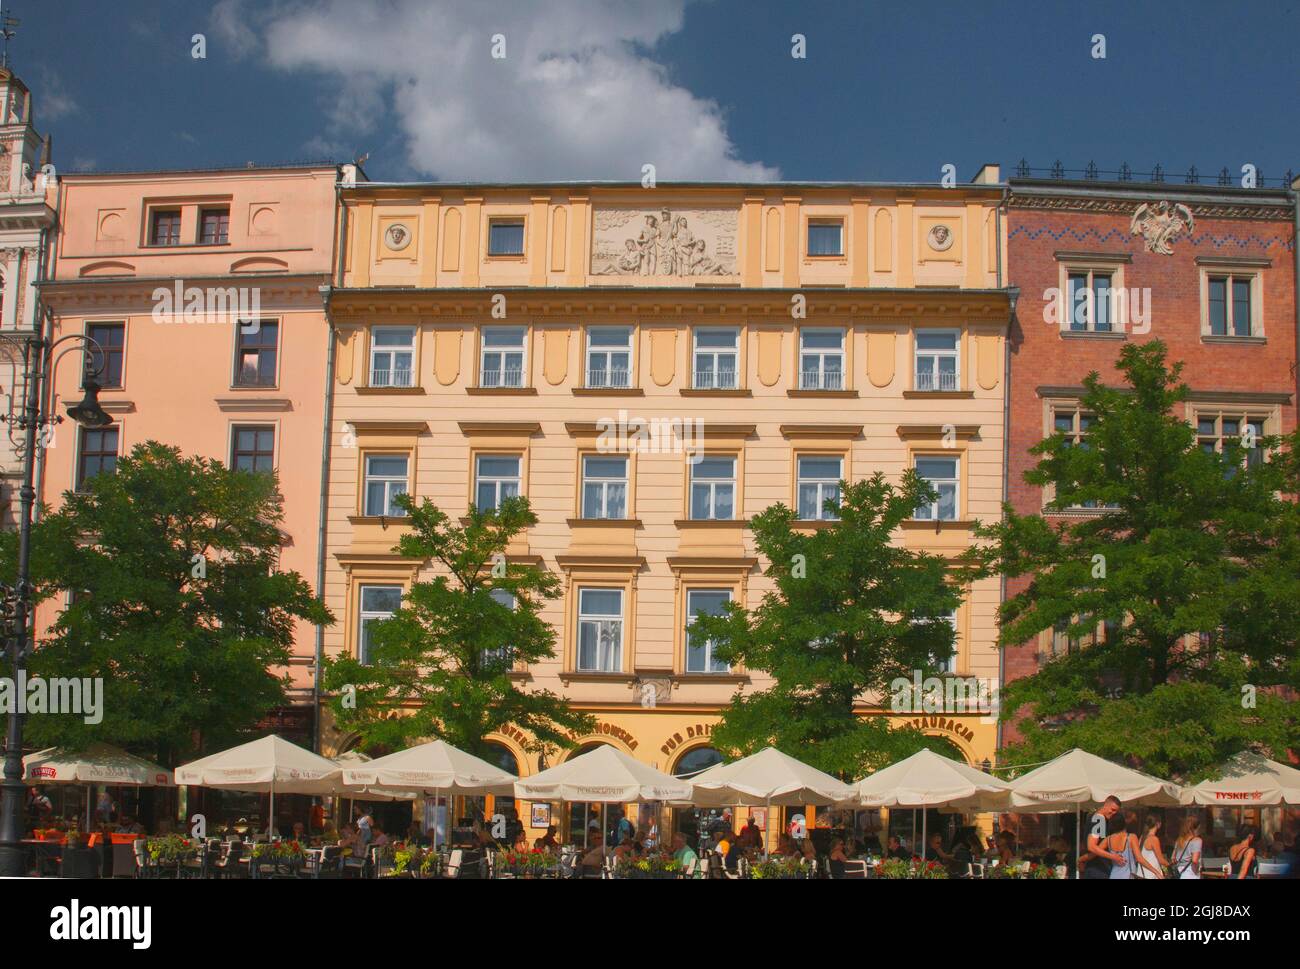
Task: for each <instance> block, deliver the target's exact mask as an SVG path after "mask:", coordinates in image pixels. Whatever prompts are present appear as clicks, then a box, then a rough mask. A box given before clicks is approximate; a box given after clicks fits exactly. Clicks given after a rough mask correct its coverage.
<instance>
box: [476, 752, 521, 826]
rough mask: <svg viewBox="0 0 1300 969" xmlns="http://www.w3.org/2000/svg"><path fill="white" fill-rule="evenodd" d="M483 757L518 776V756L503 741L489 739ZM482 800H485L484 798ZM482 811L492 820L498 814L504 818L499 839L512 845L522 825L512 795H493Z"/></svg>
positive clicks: (494, 765) (516, 804) (516, 803)
mask: <svg viewBox="0 0 1300 969" xmlns="http://www.w3.org/2000/svg"><path fill="white" fill-rule="evenodd" d="M483 759H484V760H486V761H487V762H488V763H489V764H491V765H492V766H493V767H500V768H501V769H502V770H503V771H505V772H506V773H508V774H514V775H515V776H516V777H517V776H519V758H518V757H516V756H515V752H514V751H513V750H511V749H510V748H509V747H507V746H506V745H505V744H503V743H499V742H497V741H495V740H489V741H488V742H487V746H486V749H485V751H484V753H483ZM484 800H485V801H486V799H484ZM484 813H485V814H486V815H487V816H488V817H489V818H490V819H491V820H493V821H495V820H496V815H498V814H499V815H501V816H502V817H503V818H504V819H505V823H506V826H505V837H504V839H501V840H503V841H504V842H505V843H506V844H509V845H513V844H514V843H515V839H516V838H517V837H519V832H520V831H522V830H523V827H524V825H523V822H522V821H521V820H520V818H519V810H518V802H517V801H516V800H515V799H514V797H513V795H506V794H497V795H493V797H492V799H491V801H490V802H488V803H486V804H485V805H484Z"/></svg>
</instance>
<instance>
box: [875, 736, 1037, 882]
mask: <svg viewBox="0 0 1300 969" xmlns="http://www.w3.org/2000/svg"><path fill="white" fill-rule="evenodd" d="M853 790H854V794H855V795H856V798H857V801H858V803H859V804H861V805H862V806H863V807H871V808H880V807H901V808H911V809H913V810H916V809H917V808H920V809H921V852H920V854H921V858H922V859H924V858H925V844H926V822H927V821H928V818H927V816H926V809H927V808H932V807H934V808H948V809H949V810H954V811H997V810H1004V809H1005V808H1006V806H1007V805H1008V804H1009V803H1010V801H1011V785H1010V784H1008V783H1007V782H1006V781H1003V780H999V779H998V778H996V777H994V776H993V775H992V774H986V773H985V772H984V771H982V770H978V769H976V768H974V767H971V766H970V765H968V764H963V763H960V762H958V761H955V760H952V759H950V758H948V757H944V756H943V755H942V754H936V753H935V752H934V751H933V750H919V751H917V752H916V753H915V754H913V755H912V756H910V757H908V758H906V759H904V760H900V761H899V762H898V763H897V764H890V765H889V766H888V767H885V768H882V769H881V770H878V771H876V772H875V773H874V774H870V775H868V776H867V777H864V778H862V780H860V781H858V782H856V783H855V784H854V785H853ZM912 834H913V836H915V834H916V829H915V828H913V830H912Z"/></svg>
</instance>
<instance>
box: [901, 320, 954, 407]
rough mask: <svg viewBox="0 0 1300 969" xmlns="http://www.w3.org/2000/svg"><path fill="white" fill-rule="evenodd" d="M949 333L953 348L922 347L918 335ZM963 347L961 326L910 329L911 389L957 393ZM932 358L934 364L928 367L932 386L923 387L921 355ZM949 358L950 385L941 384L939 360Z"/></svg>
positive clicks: (941, 376) (923, 392)
mask: <svg viewBox="0 0 1300 969" xmlns="http://www.w3.org/2000/svg"><path fill="white" fill-rule="evenodd" d="M937 333H941V334H951V335H952V336H953V338H954V339H953V344H954V345H953V349H951V350H948V349H942V350H933V349H929V348H926V349H922V347H921V342H920V339H919V337H920V336H921V335H922V334H926V335H933V334H937ZM963 347H964V340H963V333H962V330H961V327H951V326H936V327H917V328H914V329H913V330H912V390H913V391H914V392H915V393H922V394H942V393H957V392H960V391H961V390H962V370H963V368H962V365H961V364H962V359H961V358H962V351H963ZM923 356H925V357H932V358H934V364H933V366H932V367H931V368H930V374H929V378H930V381H931V382H932V383H933V386H930V387H923V386H921V384H922V383H923V381H922V380H921V357H923ZM949 358H951V359H952V361H953V373H952V381H951V382H952V386H951V387H945V386H943V383H944V381H943V377H944V376H945V374H944V373H943V371H942V370H941V369H940V364H939V361H940V360H943V359H949Z"/></svg>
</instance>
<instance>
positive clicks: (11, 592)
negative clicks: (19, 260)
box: [0, 333, 113, 877]
mask: <svg viewBox="0 0 1300 969" xmlns="http://www.w3.org/2000/svg"><path fill="white" fill-rule="evenodd" d="M70 340H72V341H79V342H80V343H82V344H84V345H85V346H86V347H87V348H88V349H90V350H91V352H92V354H93V356H92V357H91V359H92V360H95V361H97V363H98V365H97V366H96V367H95V369H94V374H93V375H94V376H95V377H98V376H99V375H100V373H101V372H102V371H103V367H104V357H103V353H102V350H101V348H100V346H99V344H97V343H96V342H95V341H94V340H91V339H90V338H89V337H87V336H83V335H82V334H80V333H73V334H68V335H67V336H64V337H60V338H59V339H57V340H54V341H47V340H45V339H44V338H43V337H41V336H39V335H38V336H34V337H30V338H25V339H24V348H23V357H24V361H23V362H24V366H25V369H26V373H25V374H24V389H23V404H22V410H21V412H20V413H18V414H14V413H10V414H7V415H5V416H3V417H0V420H3V421H4V422H5V423H7V424H9V425H10V427H11V429H12V428H18V429H20V430H21V431H22V434H23V436H22V442H21V443H19V442H17V441H15V442H14V444H15V449H16V450H18V451H19V452H20V453H21V455H22V459H23V483H22V487H21V489H20V490H19V492H18V494H19V503H20V510H19V519H18V573H17V576H16V577H15V579H14V584H13V587H12V588H5V589H3V592H4V597H5V610H4V611H5V613H6V616H5V618H6V619H8V618H9V616H10V615H12V621H11V622H10V623H7V624H6V630H5V635H6V646H7V649H8V651H9V665H10V668H11V669H12V670H13V680H14V688H15V690H16V689H18V688H20V681H21V679H22V674H23V671H24V670H25V669H26V666H27V653H28V651H29V646H28V643H29V635H30V633H31V630H30V625H31V612H32V609H31V544H32V514H33V511H34V509H35V504H36V489H35V488H34V487H33V482H34V479H35V468H36V448H37V435H38V433H39V434H40V435H41V441H40V445H41V446H45V444H46V439H47V432H48V430H53V428H54V426H55V425H57V424H59V423H61V422H62V421H63V417H62V416H60V415H55V416H54V417H51V416H50V411H51V410H52V404H53V393H52V391H50V392H49V394H48V397H49V399H47V387H46V384H47V381H48V384H49V387H51V388H52V387H53V385H54V380H53V378H54V371H55V370H56V369H57V367H58V364H59V361H60V360H61V359H63V357H64V355H65V354H67V353H68V351H70V350H72V349H74V348H73V347H68V348H67V349H65V350H64V351H62V352H61V353H60V354H59V355H58V356H57V357H56V356H55V355H54V351H55V349H56V348H57V347H58V346H59V345H60V344H61V343H66V342H68V341H70ZM84 383H85V392H86V395H85V397H84V398H83V399H82V400H81V401H80V402H78V403H77V404H74V405H73V406H71V407H69V408H68V415H69V416H70V417H71V418H72V419H73V420H74V421H76V422H77V423H78V424H79V425H81V426H82V427H105V426H107V425H108V424H111V423H112V422H113V419H112V418H111V417H110V416H109V415H108V414H106V413H105V412H104V409H103V408H102V407H101V406H100V404H99V384H98V383H97V382H96V381H95V380H93V379H89V378H88V379H86V380H85V382H84ZM16 700H17V697H16V696H15V703H14V704H13V707H12V708H11V709H10V711H9V723H8V729H7V730H6V732H5V754H4V781H3V783H2V784H0V877H21V876H23V875H25V874H27V865H26V862H25V858H24V852H23V848H22V843H21V841H22V816H23V806H24V805H23V795H24V794H25V793H26V787H25V785H24V784H23V714H20V713H19V712H18V709H17V707H18V704H17V702H16Z"/></svg>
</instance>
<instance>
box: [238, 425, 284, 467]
mask: <svg viewBox="0 0 1300 969" xmlns="http://www.w3.org/2000/svg"><path fill="white" fill-rule="evenodd" d="M230 466H231V467H232V468H234V469H235V470H236V471H274V470H275V427H274V425H269V424H257V425H252V424H236V425H235V427H234V428H232V430H231V433H230Z"/></svg>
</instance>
